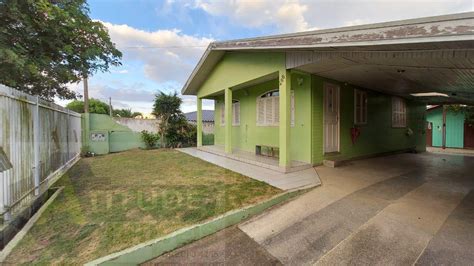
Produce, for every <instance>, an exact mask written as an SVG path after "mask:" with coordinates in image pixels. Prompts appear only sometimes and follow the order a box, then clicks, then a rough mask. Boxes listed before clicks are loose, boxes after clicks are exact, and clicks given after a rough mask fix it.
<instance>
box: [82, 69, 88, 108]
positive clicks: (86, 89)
mask: <svg viewBox="0 0 474 266" xmlns="http://www.w3.org/2000/svg"><path fill="white" fill-rule="evenodd" d="M83 82H84V113H86V114H88V113H89V84H88V82H87V76H85V77H84V79H83Z"/></svg>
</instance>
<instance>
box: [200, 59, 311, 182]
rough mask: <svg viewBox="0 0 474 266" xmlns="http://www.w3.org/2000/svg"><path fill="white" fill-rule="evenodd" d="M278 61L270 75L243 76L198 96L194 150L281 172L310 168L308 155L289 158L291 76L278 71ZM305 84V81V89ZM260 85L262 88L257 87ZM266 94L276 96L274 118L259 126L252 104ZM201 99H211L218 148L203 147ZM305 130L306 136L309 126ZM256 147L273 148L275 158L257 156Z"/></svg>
mask: <svg viewBox="0 0 474 266" xmlns="http://www.w3.org/2000/svg"><path fill="white" fill-rule="evenodd" d="M281 59H282V60H280V62H279V63H278V64H273V65H271V67H270V68H269V71H272V72H270V73H267V74H263V75H252V76H251V77H249V78H247V77H244V78H241V79H240V80H239V81H238V82H235V83H233V86H229V87H227V88H224V89H221V90H217V91H214V92H212V93H208V94H204V93H203V95H202V96H199V95H198V98H197V134H198V136H197V147H198V149H199V150H202V151H206V152H210V153H213V154H215V155H219V156H224V157H227V158H231V159H234V160H237V161H241V162H246V163H249V164H253V165H257V166H260V167H264V168H267V169H271V170H274V171H279V172H283V173H289V172H295V171H299V170H302V169H307V168H311V167H312V164H311V163H310V158H309V155H308V156H307V160H305V161H304V160H298V159H299V158H292V146H291V145H292V144H297V143H296V142H294V141H293V142H292V141H291V139H290V135H292V130H293V129H292V120H291V119H292V117H291V115H292V114H291V97H292V95H291V93H292V91H291V88H292V85H291V83H292V82H291V79H292V73H291V71H289V70H285V69H282V70H278V68H280V69H281V68H282V66H283V63H284V60H283V59H284V58H281ZM275 70H278V71H275ZM309 84H310V83H309V81H308V86H309ZM261 86H264V87H265V88H260V87H261ZM269 92H271V93H274V94H275V95H277V96H276V97H272V98H274V99H272V100H273V102H272V105H271V106H272V111H273V113H274V114H273V115H274V116H275V117H272V118H271V119H270V120H271V121H272V122H271V123H263V124H260V123H259V121H258V120H259V117H258V115H259V114H258V112H259V111H258V103H257V104H255V101H256V99H258V98H259V97H261V96H258V95H261V94H266V93H267V94H268V93H269ZM203 99H213V100H215V102H216V106H215V109H216V119H217V120H216V122H215V128H216V129H215V130H217V131H219V134H216V132H215V136H218V137H219V138H220V143H217V144H218V145H214V146H203V142H202V126H203V125H202V101H203ZM269 100H270V99H269ZM236 103H238V107H237V108H238V109H236ZM241 108H242V112H241V111H240V110H241ZM267 109H268V107H267ZM266 115H268V114H265V116H266ZM219 120H220V121H219ZM293 127H294V126H293ZM306 127H307V130H306V131H307V132H308V136H309V132H310V129H309V123H308V124H307V125H306ZM290 131H291V132H290ZM295 136H297V135H295ZM247 140H248V141H247ZM260 148H262V149H267V148H271V149H275V156H273V157H270V156H263V155H261V154H259V153H258V152H257V151H256V150H259V149H260ZM308 154H309V149H308Z"/></svg>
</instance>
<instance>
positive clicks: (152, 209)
mask: <svg viewBox="0 0 474 266" xmlns="http://www.w3.org/2000/svg"><path fill="white" fill-rule="evenodd" d="M56 185H58V186H65V189H64V191H63V192H62V194H61V195H60V196H59V197H58V198H57V199H56V200H55V202H53V204H51V205H50V206H49V208H48V209H47V210H46V212H45V213H43V215H42V216H41V218H40V219H39V220H38V222H37V223H36V224H35V225H34V226H33V228H32V229H31V230H30V232H29V233H28V234H27V235H26V236H25V238H24V239H23V240H22V241H21V242H20V244H19V245H18V246H17V247H16V248H15V249H14V251H13V252H12V254H11V255H10V256H9V257H8V260H7V261H8V262H11V263H15V264H17V263H28V264H30V263H38V264H82V263H85V262H87V261H90V260H92V259H96V258H99V257H102V256H105V255H107V254H110V253H112V252H116V251H119V250H122V249H124V248H127V247H130V246H133V245H136V244H138V243H141V242H144V241H147V240H150V239H154V238H158V237H160V236H163V235H166V234H168V233H171V232H173V231H175V230H177V229H179V228H182V227H185V226H189V225H192V224H195V223H199V222H202V221H205V220H208V219H210V218H212V217H215V216H217V215H219V214H222V213H225V212H227V211H230V210H232V209H236V208H239V207H242V206H245V205H249V204H253V203H256V202H258V201H261V200H263V199H266V198H269V197H271V196H273V195H275V194H277V193H278V192H280V190H278V189H277V188H274V187H272V186H269V185H267V184H265V183H263V182H260V181H256V180H253V179H250V178H248V177H246V176H243V175H240V174H237V173H234V172H231V171H229V170H226V169H223V168H220V167H218V166H215V165H213V164H210V163H207V162H204V161H202V160H200V159H197V158H194V157H192V156H189V155H187V154H184V153H181V152H178V151H175V150H165V149H162V150H150V151H144V150H132V151H127V152H123V153H117V154H111V155H106V156H99V157H94V158H84V159H81V160H80V161H79V162H78V163H77V164H76V165H75V166H74V167H73V168H71V169H70V170H69V172H68V173H67V174H66V175H64V176H63V177H62V178H61V179H60V180H59V181H58V182H57V184H56Z"/></svg>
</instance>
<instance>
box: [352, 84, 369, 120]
mask: <svg viewBox="0 0 474 266" xmlns="http://www.w3.org/2000/svg"><path fill="white" fill-rule="evenodd" d="M354 124H356V125H365V124H367V92H365V91H361V90H354Z"/></svg>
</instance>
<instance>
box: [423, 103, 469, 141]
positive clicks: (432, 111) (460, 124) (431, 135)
mask: <svg viewBox="0 0 474 266" xmlns="http://www.w3.org/2000/svg"><path fill="white" fill-rule="evenodd" d="M444 112H445V114H444V118H443V106H440V105H438V106H433V107H431V108H428V110H427V115H426V120H427V121H428V130H427V136H426V137H427V139H426V145H427V146H432V147H443V146H444V147H446V148H459V149H463V148H467V149H473V148H474V128H473V126H472V125H471V124H470V123H468V122H467V121H466V114H465V113H464V112H462V111H454V110H452V109H449V108H447V107H446V110H444ZM443 121H445V123H444V124H445V125H446V128H445V134H446V136H445V137H444V141H445V143H444V145H443Z"/></svg>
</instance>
